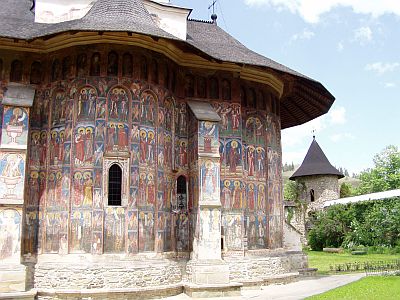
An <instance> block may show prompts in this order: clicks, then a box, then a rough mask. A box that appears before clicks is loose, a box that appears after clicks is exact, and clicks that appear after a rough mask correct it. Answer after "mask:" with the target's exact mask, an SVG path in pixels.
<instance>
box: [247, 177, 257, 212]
mask: <svg viewBox="0 0 400 300" xmlns="http://www.w3.org/2000/svg"><path fill="white" fill-rule="evenodd" d="M255 201H256V199H255V191H254V184H253V183H249V184H248V185H247V208H248V209H249V210H254V209H255Z"/></svg>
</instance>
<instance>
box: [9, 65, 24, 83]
mask: <svg viewBox="0 0 400 300" xmlns="http://www.w3.org/2000/svg"><path fill="white" fill-rule="evenodd" d="M10 81H13V82H20V81H22V62H21V61H20V60H14V61H13V62H12V63H11V73H10Z"/></svg>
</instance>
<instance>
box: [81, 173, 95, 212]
mask: <svg viewBox="0 0 400 300" xmlns="http://www.w3.org/2000/svg"><path fill="white" fill-rule="evenodd" d="M83 179H84V182H83V203H82V206H88V207H91V206H92V203H93V180H92V174H91V172H85V173H83Z"/></svg>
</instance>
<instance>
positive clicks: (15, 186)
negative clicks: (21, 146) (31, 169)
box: [0, 152, 25, 204]
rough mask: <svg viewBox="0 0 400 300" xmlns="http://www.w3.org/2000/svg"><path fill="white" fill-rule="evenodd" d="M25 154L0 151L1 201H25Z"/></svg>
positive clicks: (7, 202)
mask: <svg viewBox="0 0 400 300" xmlns="http://www.w3.org/2000/svg"><path fill="white" fill-rule="evenodd" d="M24 181H25V154H23V153H17V152H0V203H6V204H9V203H14V204H16V203H20V204H22V203H23V200H24V198H23V197H24V183H25V182H24Z"/></svg>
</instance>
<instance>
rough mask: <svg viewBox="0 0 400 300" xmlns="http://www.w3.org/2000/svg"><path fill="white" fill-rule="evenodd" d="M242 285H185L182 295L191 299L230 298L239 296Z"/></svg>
mask: <svg viewBox="0 0 400 300" xmlns="http://www.w3.org/2000/svg"><path fill="white" fill-rule="evenodd" d="M242 286H243V284H242V283H229V284H207V285H197V284H190V283H188V284H185V285H184V287H183V290H184V293H185V294H186V295H188V296H189V297H192V298H211V297H232V296H240V295H241V292H240V291H241V288H242Z"/></svg>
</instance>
